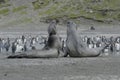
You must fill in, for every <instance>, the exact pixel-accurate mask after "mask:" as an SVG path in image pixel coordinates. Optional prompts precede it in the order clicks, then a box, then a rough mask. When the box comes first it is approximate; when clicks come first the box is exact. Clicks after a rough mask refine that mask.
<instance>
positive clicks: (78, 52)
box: [66, 21, 105, 57]
mask: <svg viewBox="0 0 120 80" xmlns="http://www.w3.org/2000/svg"><path fill="white" fill-rule="evenodd" d="M76 27H77V26H76V24H75V23H74V22H72V21H69V22H67V41H66V53H68V54H69V56H70V57H96V56H99V55H100V52H101V51H102V49H104V47H105V44H103V45H102V47H100V48H94V49H89V48H88V47H86V44H84V42H83V41H82V39H80V37H79V35H78V33H77V28H76Z"/></svg>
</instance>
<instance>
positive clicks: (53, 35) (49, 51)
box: [8, 20, 64, 58]
mask: <svg viewBox="0 0 120 80" xmlns="http://www.w3.org/2000/svg"><path fill="white" fill-rule="evenodd" d="M56 25H57V24H56V21H54V20H53V21H52V22H51V23H50V25H49V27H48V35H49V36H48V41H47V43H46V45H45V47H44V48H43V49H42V50H34V51H28V52H25V53H22V54H18V55H11V56H9V57H8V58H57V57H59V56H61V57H62V56H64V53H62V52H61V49H62V48H61V47H62V43H61V41H60V38H59V35H58V34H57V30H56Z"/></svg>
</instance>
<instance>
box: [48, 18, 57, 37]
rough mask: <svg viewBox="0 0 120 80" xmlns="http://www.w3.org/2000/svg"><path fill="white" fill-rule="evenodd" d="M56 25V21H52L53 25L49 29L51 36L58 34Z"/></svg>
mask: <svg viewBox="0 0 120 80" xmlns="http://www.w3.org/2000/svg"><path fill="white" fill-rule="evenodd" d="M56 25H57V22H56V20H53V21H51V23H50V25H49V27H48V34H49V35H56V33H57V30H56Z"/></svg>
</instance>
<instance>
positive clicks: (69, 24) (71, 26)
mask: <svg viewBox="0 0 120 80" xmlns="http://www.w3.org/2000/svg"><path fill="white" fill-rule="evenodd" d="M67 28H71V29H73V28H74V29H76V30H77V25H76V24H75V23H74V22H73V21H68V22H67Z"/></svg>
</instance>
